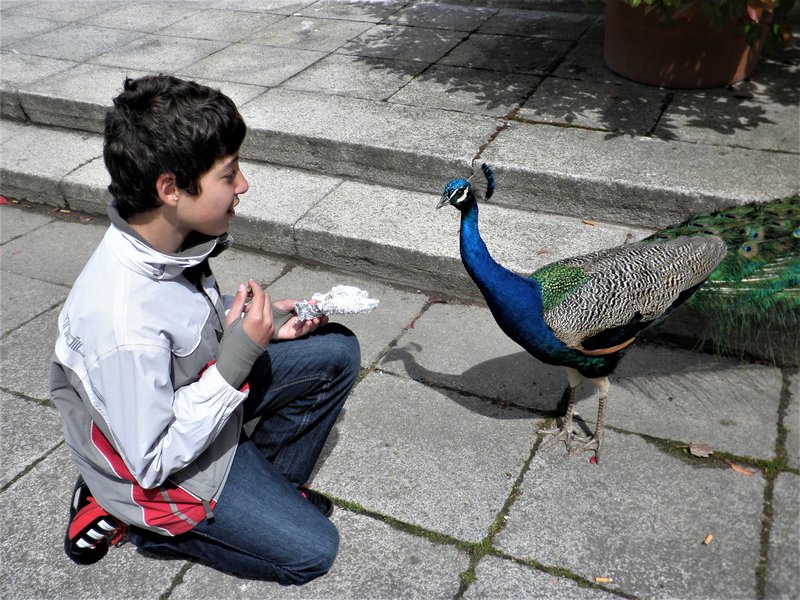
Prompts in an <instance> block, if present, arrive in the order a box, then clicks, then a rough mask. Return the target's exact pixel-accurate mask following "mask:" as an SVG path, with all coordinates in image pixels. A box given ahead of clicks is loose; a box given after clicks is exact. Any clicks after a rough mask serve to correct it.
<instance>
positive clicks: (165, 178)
mask: <svg viewBox="0 0 800 600" xmlns="http://www.w3.org/2000/svg"><path fill="white" fill-rule="evenodd" d="M156 192H157V193H158V199H159V200H161V202H163V203H164V204H167V205H169V206H175V205H176V204H177V203H178V186H176V185H175V175H173V174H172V173H162V174H161V175H159V176H158V179H156Z"/></svg>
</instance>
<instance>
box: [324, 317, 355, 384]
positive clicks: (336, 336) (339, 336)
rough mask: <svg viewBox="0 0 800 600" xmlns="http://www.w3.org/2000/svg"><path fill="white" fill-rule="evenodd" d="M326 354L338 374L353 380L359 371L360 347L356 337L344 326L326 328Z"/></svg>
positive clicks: (333, 324)
mask: <svg viewBox="0 0 800 600" xmlns="http://www.w3.org/2000/svg"><path fill="white" fill-rule="evenodd" d="M327 330H328V331H327V332H326V333H328V335H327V336H326V338H325V339H326V341H327V342H328V347H327V348H326V354H327V355H328V356H329V357H330V359H331V362H332V363H333V365H335V367H336V370H337V372H338V373H340V374H342V375H344V376H345V377H346V378H348V379H352V380H355V378H356V377H358V373H359V371H360V369H361V346H360V344H359V343H358V338H357V337H356V335H355V334H354V333H353V332H352V331H350V330H349V329H348V328H347V327H345V326H344V325H341V324H339V323H331V324H330V325H328V327H327Z"/></svg>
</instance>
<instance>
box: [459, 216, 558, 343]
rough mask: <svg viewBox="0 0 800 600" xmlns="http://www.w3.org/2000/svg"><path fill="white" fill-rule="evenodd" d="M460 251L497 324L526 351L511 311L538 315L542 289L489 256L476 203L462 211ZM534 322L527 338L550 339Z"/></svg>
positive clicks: (540, 321)
mask: <svg viewBox="0 0 800 600" xmlns="http://www.w3.org/2000/svg"><path fill="white" fill-rule="evenodd" d="M460 249H461V261H462V262H463V263H464V267H465V268H466V270H467V273H469V276H470V277H471V278H472V280H473V281H474V282H475V283H476V284H477V286H478V288H479V289H480V291H481V293H482V294H483V297H484V299H485V300H486V304H487V305H488V306H489V309H490V310H491V311H492V315H493V316H494V318H495V320H496V321H497V323H498V325H500V327H501V328H502V329H503V331H505V332H506V334H507V335H508V336H509V337H511V338H512V339H513V340H515V341H516V342H517V343H519V344H521V345H523V346H524V347H526V348H527V347H528V344H526V343H523V340H521V339H519V338H520V336H519V334H518V330H519V328H518V327H515V326H512V324H513V322H514V321H516V319H518V317H519V315H515V314H514V311H515V307H519V306H525V311H526V312H527V313H528V314H534V315H540V314H541V311H542V294H541V289H540V288H539V284H538V283H536V282H535V281H534V280H529V279H525V278H523V277H520V276H519V275H517V274H516V273H514V272H512V271H510V270H508V269H506V268H505V267H503V266H502V265H500V264H498V263H497V262H496V261H495V260H494V259H493V258H492V256H491V254H489V249H488V248H487V247H486V243H485V242H484V241H483V239H482V238H481V235H480V232H479V231H478V204H477V202H472V203H471V204H470V206H469V207H467V208H466V209H464V210H463V211H462V212H461V230H460ZM537 320H538V321H539V323H538V325H539V327H535V329H536V330H538V331H536V332H534V331H531V332H528V336H530V335H534V337H537V338H538V337H539V335H535V334H536V333H538V334H540V335H541V336H542V337H552V334H550V335H547V334H548V333H549V331H548V330H547V327H546V325H545V324H544V321H543V320H542V319H541V318H539V319H537ZM528 336H526V337H528ZM528 341H529V342H530V341H533V340H528Z"/></svg>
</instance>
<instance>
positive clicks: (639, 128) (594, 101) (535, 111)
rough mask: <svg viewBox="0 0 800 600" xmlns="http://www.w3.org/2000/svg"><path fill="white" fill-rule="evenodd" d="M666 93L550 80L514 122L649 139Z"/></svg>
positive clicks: (631, 86)
mask: <svg viewBox="0 0 800 600" xmlns="http://www.w3.org/2000/svg"><path fill="white" fill-rule="evenodd" d="M667 93H668V92H667V91H666V90H662V89H659V88H654V87H648V86H645V85H639V84H636V83H633V82H627V83H620V84H610V83H595V82H593V81H590V82H585V81H576V80H571V79H561V78H557V77H549V78H547V79H545V80H544V81H543V82H542V85H540V86H539V87H538V88H536V93H535V94H534V95H533V96H531V97H530V98H529V99H528V100H527V101H526V102H525V104H524V105H523V106H522V108H521V109H520V110H519V111H518V112H517V113H516V115H515V118H517V119H524V120H527V121H534V122H537V123H548V124H563V125H570V126H574V127H586V128H591V129H602V130H605V131H616V132H620V133H625V134H631V135H646V134H648V133H649V132H650V131H652V130H653V128H654V127H655V126H656V123H657V122H658V120H659V117H660V116H661V110H662V108H661V105H662V103H663V102H664V99H665V98H666V96H667Z"/></svg>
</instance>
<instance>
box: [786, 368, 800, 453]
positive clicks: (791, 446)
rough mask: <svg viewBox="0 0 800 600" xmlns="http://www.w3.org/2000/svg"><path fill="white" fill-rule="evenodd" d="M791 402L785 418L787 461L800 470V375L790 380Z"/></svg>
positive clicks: (795, 375)
mask: <svg viewBox="0 0 800 600" xmlns="http://www.w3.org/2000/svg"><path fill="white" fill-rule="evenodd" d="M789 394H790V395H789V402H788V405H787V407H786V413H785V414H784V417H783V426H784V427H785V428H786V461H787V462H788V463H789V466H790V467H793V468H795V469H797V468H800V375H798V374H794V375H792V376H791V377H790V378H789Z"/></svg>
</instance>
